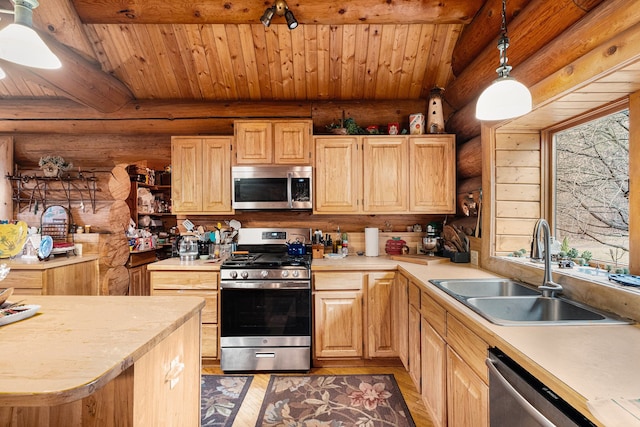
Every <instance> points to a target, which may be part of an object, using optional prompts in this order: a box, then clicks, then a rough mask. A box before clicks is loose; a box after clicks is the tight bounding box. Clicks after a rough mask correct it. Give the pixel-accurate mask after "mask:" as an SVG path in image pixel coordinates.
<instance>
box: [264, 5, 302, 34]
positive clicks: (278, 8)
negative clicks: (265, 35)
mask: <svg viewBox="0 0 640 427" xmlns="http://www.w3.org/2000/svg"><path fill="white" fill-rule="evenodd" d="M274 15H279V16H284V19H286V20H287V27H289V29H290V30H293V29H294V28H296V27H297V26H298V21H297V20H296V18H295V16H293V12H291V10H290V9H289V6H287V2H285V1H284V0H276V2H275V4H274V5H273V6H270V7H268V8H267V9H266V10H265V11H264V13H263V14H262V17H261V18H260V21H261V22H262V23H263V24H264V26H265V27H268V26H269V25H271V20H272V19H273V16H274Z"/></svg>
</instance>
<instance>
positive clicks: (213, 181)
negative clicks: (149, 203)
mask: <svg viewBox="0 0 640 427" xmlns="http://www.w3.org/2000/svg"><path fill="white" fill-rule="evenodd" d="M231 141H232V138H231V137H228V136H208V137H183V136H174V137H172V138H171V163H172V168H173V170H172V183H171V197H172V201H173V213H174V214H212V213H216V214H219V213H233V208H232V207H231Z"/></svg>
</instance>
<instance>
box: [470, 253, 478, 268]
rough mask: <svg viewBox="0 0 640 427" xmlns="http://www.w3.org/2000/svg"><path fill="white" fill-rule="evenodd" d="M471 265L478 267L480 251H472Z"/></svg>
mask: <svg viewBox="0 0 640 427" xmlns="http://www.w3.org/2000/svg"><path fill="white" fill-rule="evenodd" d="M471 264H473V265H478V251H471Z"/></svg>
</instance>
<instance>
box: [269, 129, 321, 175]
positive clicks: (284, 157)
mask: <svg viewBox="0 0 640 427" xmlns="http://www.w3.org/2000/svg"><path fill="white" fill-rule="evenodd" d="M311 128H312V122H311V121H310V120H304V121H282V122H274V123H273V145H274V147H273V151H274V163H276V164H288V165H310V164H311Z"/></svg>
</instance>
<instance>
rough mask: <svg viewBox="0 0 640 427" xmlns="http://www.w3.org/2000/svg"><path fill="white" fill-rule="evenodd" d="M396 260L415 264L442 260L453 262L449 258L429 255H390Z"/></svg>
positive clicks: (435, 262) (434, 262) (426, 263)
mask: <svg viewBox="0 0 640 427" xmlns="http://www.w3.org/2000/svg"><path fill="white" fill-rule="evenodd" d="M390 256H391V259H394V260H396V261H404V262H411V263H413V264H423V265H429V264H437V263H441V262H451V260H450V259H449V258H443V257H439V256H429V255H390Z"/></svg>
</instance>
